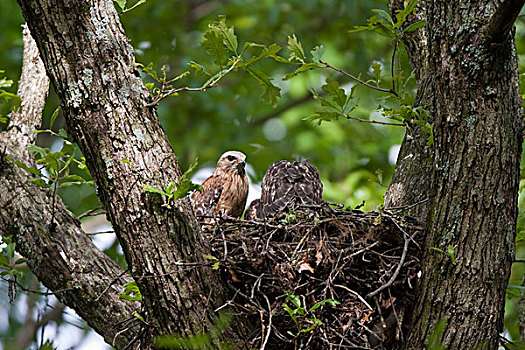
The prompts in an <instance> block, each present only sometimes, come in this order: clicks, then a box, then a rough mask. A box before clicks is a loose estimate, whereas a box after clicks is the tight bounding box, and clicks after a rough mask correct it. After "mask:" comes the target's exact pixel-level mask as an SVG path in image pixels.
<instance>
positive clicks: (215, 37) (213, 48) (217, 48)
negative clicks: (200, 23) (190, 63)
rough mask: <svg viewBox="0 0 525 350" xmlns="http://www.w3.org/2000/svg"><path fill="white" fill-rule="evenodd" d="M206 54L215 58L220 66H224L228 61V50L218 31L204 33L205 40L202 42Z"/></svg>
mask: <svg viewBox="0 0 525 350" xmlns="http://www.w3.org/2000/svg"><path fill="white" fill-rule="evenodd" d="M201 46H202V47H204V49H205V51H206V53H207V54H208V55H210V56H211V57H212V58H213V61H214V62H215V64H217V65H218V66H221V67H222V66H224V64H225V63H226V61H227V60H228V50H227V49H226V47H224V44H223V38H222V36H221V34H220V33H218V32H216V31H207V32H206V33H204V40H203V41H202V42H201Z"/></svg>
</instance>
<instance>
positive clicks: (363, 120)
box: [344, 113, 406, 126]
mask: <svg viewBox="0 0 525 350" xmlns="http://www.w3.org/2000/svg"><path fill="white" fill-rule="evenodd" d="M344 116H345V118H346V119H352V120H357V121H358V122H362V123H370V124H380V125H392V126H406V124H405V123H389V122H380V121H377V120H369V119H361V118H356V117H351V116H349V115H348V114H346V113H345V114H344Z"/></svg>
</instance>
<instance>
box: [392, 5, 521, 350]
mask: <svg viewBox="0 0 525 350" xmlns="http://www.w3.org/2000/svg"><path fill="white" fill-rule="evenodd" d="M402 4H403V2H402V1H397V0H396V1H391V3H390V6H391V9H393V10H395V9H396V8H399V6H402ZM522 5H523V1H513V0H509V1H432V0H428V1H421V2H420V9H419V11H420V14H419V15H420V16H423V17H425V18H426V19H427V21H428V23H427V25H426V27H425V28H424V30H423V31H421V33H420V34H419V35H424V37H423V38H422V40H411V39H412V37H411V36H408V37H407V38H406V41H407V42H406V44H407V45H406V46H407V51H408V53H409V57H410V59H411V62H419V61H420V60H422V59H423V57H427V62H426V64H425V65H423V66H422V65H419V64H417V65H415V69H416V76H418V77H419V80H420V92H419V94H418V96H419V101H418V103H419V104H420V105H421V106H423V107H424V108H425V109H426V110H427V111H428V112H429V113H430V116H431V117H430V121H431V122H432V124H433V126H434V129H433V130H434V144H433V145H432V147H431V148H430V149H424V148H421V145H422V144H421V142H419V143H418V142H417V141H413V140H414V139H416V140H417V139H418V138H421V137H422V135H421V132H417V130H416V132H415V135H414V132H413V131H411V130H408V131H407V136H406V138H405V141H404V144H403V150H402V152H401V155H400V161H399V163H398V168H397V169H396V175H395V176H394V180H396V181H394V182H393V185H392V186H391V188H390V190H389V197H390V198H388V197H387V201H388V200H389V199H392V198H394V199H395V200H394V202H395V203H396V205H410V204H412V203H411V202H412V201H411V200H410V198H411V197H412V196H414V193H406V189H408V190H414V191H416V195H419V194H420V193H427V194H428V198H429V201H428V204H427V205H426V207H425V208H424V212H423V214H426V216H427V220H426V222H427V233H426V235H427V236H426V243H425V252H424V258H423V276H422V278H421V281H420V284H419V286H418V300H417V303H416V305H415V307H414V313H413V319H412V326H411V329H410V333H409V336H408V339H407V341H406V344H405V348H406V349H421V348H425V346H426V345H427V342H428V341H429V337H431V336H432V335H435V336H437V338H438V339H439V341H440V342H441V343H442V344H443V345H444V346H445V348H447V349H474V348H476V349H496V348H497V346H498V334H499V333H500V332H501V331H502V330H503V310H504V301H505V287H506V285H507V283H508V278H509V274H510V267H511V263H512V259H513V254H514V237H515V226H516V219H517V193H518V183H519V161H520V155H521V143H522V121H521V114H522V112H521V99H520V96H519V93H518V69H517V59H516V51H515V47H514V40H513V35H512V34H513V33H512V30H511V28H512V23H513V21H514V19H515V18H516V16H517V14H518V13H519V9H520V8H521V6H522ZM410 154H413V155H418V156H419V158H416V157H414V163H411V160H409V161H408V162H407V161H406V160H407V159H405V157H407V155H410ZM421 155H423V157H421ZM427 155H430V156H431V157H428V158H427V162H428V164H429V165H430V166H422V167H420V169H418V167H419V164H421V162H422V160H423V158H425V157H426V156H427ZM411 182H414V183H413V184H412V185H406V184H409V183H411ZM397 184H402V185H405V186H404V187H400V188H396V186H398V185H397ZM398 189H401V191H400V192H398V193H397V194H395V196H393V193H394V192H396V191H397V190H398ZM449 245H450V246H452V247H454V255H455V258H456V259H457V261H453V260H452V259H451V258H450V257H449V256H447V255H446V254H443V253H441V252H439V251H437V250H435V249H433V248H439V249H441V250H443V251H446V250H447V247H448V246H449ZM439 321H441V324H442V325H444V331H443V334H437V333H436V325H437V324H438V322H439Z"/></svg>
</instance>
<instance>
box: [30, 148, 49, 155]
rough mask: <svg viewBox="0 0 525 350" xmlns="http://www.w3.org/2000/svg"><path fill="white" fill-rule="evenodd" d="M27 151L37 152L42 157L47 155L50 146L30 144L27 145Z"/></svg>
mask: <svg viewBox="0 0 525 350" xmlns="http://www.w3.org/2000/svg"><path fill="white" fill-rule="evenodd" d="M27 151H28V152H29V153H37V154H38V155H40V156H41V157H43V156H45V155H46V154H48V153H49V148H45V149H44V148H42V147H39V146H37V145H29V146H27Z"/></svg>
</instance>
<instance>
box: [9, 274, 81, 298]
mask: <svg viewBox="0 0 525 350" xmlns="http://www.w3.org/2000/svg"><path fill="white" fill-rule="evenodd" d="M0 278H1V279H2V280H3V281H5V282H7V283H14V284H15V285H16V286H17V287H18V288H20V289H21V290H22V291H24V292H27V293H33V294H38V295H56V294H60V293H64V292H67V291H70V290H73V289H74V288H64V289H59V290H57V291H56V292H41V291H38V290H33V289H29V288H26V287H24V286H23V285H22V284H20V282H18V281H17V280H12V279H8V278H5V277H4V276H0Z"/></svg>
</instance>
